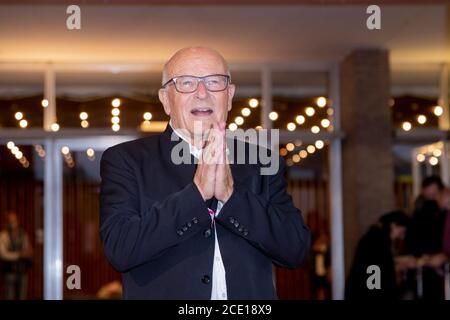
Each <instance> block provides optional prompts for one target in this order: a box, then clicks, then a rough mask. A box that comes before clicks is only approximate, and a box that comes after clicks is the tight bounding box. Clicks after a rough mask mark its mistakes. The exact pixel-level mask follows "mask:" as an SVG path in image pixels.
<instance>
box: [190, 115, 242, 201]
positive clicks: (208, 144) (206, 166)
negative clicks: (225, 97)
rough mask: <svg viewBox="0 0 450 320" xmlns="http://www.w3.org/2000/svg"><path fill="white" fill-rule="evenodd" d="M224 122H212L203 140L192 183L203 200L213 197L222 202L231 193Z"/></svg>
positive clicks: (231, 181)
mask: <svg viewBox="0 0 450 320" xmlns="http://www.w3.org/2000/svg"><path fill="white" fill-rule="evenodd" d="M226 148H227V144H226V130H225V122H220V123H214V124H213V126H212V127H211V129H210V130H209V134H208V138H207V139H206V141H204V145H203V149H202V153H201V157H200V159H199V163H198V166H197V170H196V172H195V176H194V183H195V185H196V186H197V188H198V190H199V191H200V193H201V195H202V197H203V200H208V199H211V198H212V197H215V198H216V199H217V200H220V201H222V203H223V204H225V202H227V201H228V199H229V198H230V197H231V194H232V193H233V176H232V174H231V170H230V165H229V162H228V158H227V153H226Z"/></svg>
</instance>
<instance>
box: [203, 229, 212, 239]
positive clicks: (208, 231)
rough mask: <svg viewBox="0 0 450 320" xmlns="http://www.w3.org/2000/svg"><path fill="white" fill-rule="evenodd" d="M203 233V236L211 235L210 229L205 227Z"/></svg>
mask: <svg viewBox="0 0 450 320" xmlns="http://www.w3.org/2000/svg"><path fill="white" fill-rule="evenodd" d="M203 235H204V236H205V238H209V237H210V236H211V229H206V231H205V232H204V233H203Z"/></svg>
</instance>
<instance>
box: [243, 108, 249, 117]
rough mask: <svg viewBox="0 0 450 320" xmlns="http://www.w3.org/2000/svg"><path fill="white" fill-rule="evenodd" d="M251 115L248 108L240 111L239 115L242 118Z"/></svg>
mask: <svg viewBox="0 0 450 320" xmlns="http://www.w3.org/2000/svg"><path fill="white" fill-rule="evenodd" d="M251 113H252V111H251V110H250V109H249V108H244V109H242V110H241V114H242V115H243V116H244V117H248V116H249V115H250V114H251Z"/></svg>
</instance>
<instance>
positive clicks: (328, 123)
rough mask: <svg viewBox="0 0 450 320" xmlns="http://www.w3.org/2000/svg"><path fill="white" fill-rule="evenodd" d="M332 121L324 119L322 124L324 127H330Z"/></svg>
mask: <svg viewBox="0 0 450 320" xmlns="http://www.w3.org/2000/svg"><path fill="white" fill-rule="evenodd" d="M330 124H331V122H330V120H328V119H322V121H320V125H321V126H322V127H323V128H328V127H329V126H330Z"/></svg>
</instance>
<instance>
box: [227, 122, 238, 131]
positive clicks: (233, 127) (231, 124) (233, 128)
mask: <svg viewBox="0 0 450 320" xmlns="http://www.w3.org/2000/svg"><path fill="white" fill-rule="evenodd" d="M237 128H238V126H237V124H236V123H234V122H232V123H230V124H229V125H228V129H230V130H231V131H236V130H237Z"/></svg>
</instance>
